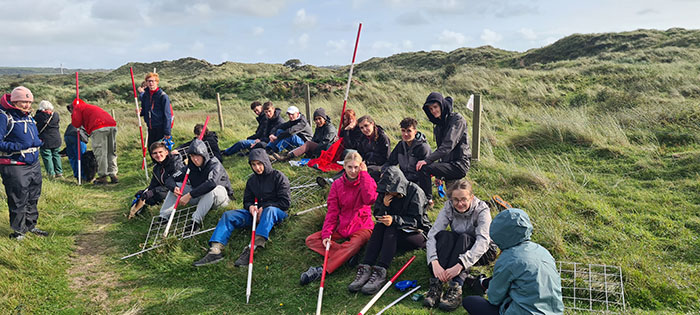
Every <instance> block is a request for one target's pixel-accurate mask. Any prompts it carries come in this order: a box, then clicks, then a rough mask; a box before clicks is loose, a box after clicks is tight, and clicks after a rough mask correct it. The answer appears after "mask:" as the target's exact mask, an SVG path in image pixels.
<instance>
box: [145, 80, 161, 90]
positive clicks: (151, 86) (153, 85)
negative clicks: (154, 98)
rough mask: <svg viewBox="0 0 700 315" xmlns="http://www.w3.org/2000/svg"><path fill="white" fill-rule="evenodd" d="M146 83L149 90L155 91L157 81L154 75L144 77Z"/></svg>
mask: <svg viewBox="0 0 700 315" xmlns="http://www.w3.org/2000/svg"><path fill="white" fill-rule="evenodd" d="M146 85H148V89H149V90H151V91H155V90H157V89H158V81H157V80H156V78H155V77H150V78H148V79H146Z"/></svg>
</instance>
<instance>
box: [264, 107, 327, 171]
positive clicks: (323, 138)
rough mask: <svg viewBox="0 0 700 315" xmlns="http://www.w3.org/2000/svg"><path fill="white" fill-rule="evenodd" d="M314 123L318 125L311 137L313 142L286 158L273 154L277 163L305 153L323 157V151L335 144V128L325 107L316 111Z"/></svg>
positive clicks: (290, 152) (291, 152)
mask: <svg viewBox="0 0 700 315" xmlns="http://www.w3.org/2000/svg"><path fill="white" fill-rule="evenodd" d="M314 123H315V124H316V130H314V136H313V137H311V140H309V141H306V142H304V144H303V145H302V146H300V147H298V148H296V149H294V150H292V151H289V153H287V155H286V156H281V155H279V154H277V153H273V154H272V156H274V157H275V159H276V160H277V161H287V160H290V159H293V158H296V157H298V156H300V155H302V154H304V153H306V155H307V156H311V157H318V156H320V155H321V151H322V150H328V148H329V147H330V146H331V144H333V142H335V127H334V126H333V124H332V123H331V118H330V117H328V115H326V110H325V109H323V107H319V108H317V109H316V110H315V111H314Z"/></svg>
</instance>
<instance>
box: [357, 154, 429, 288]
mask: <svg viewBox="0 0 700 315" xmlns="http://www.w3.org/2000/svg"><path fill="white" fill-rule="evenodd" d="M377 192H378V193H379V194H378V195H377V201H375V203H374V211H373V215H374V217H375V218H376V220H377V221H376V223H375V224H374V230H373V231H372V236H370V238H369V242H368V243H367V250H366V251H365V257H364V258H363V259H362V264H360V265H359V266H358V270H361V271H363V274H360V272H358V275H357V277H356V278H355V280H354V281H353V282H352V283H350V285H349V286H348V290H350V291H351V292H357V291H358V290H359V291H362V293H364V294H368V295H371V294H375V293H377V291H379V289H380V288H381V287H382V286H383V285H384V282H386V270H387V269H388V268H389V265H391V261H392V260H393V259H394V255H396V251H397V249H402V250H413V249H418V248H425V242H426V240H427V234H428V231H429V230H430V227H431V226H430V220H429V219H428V215H427V214H426V212H425V209H426V208H427V206H428V202H427V200H426V199H425V194H423V190H422V189H421V188H420V187H418V185H416V184H415V183H412V182H409V181H408V180H407V179H406V177H404V176H403V173H402V172H401V170H400V169H399V168H398V167H397V166H390V167H388V168H387V169H386V171H384V173H383V174H382V177H381V179H380V180H379V183H377ZM370 266H372V267H370ZM370 269H371V270H372V271H371V274H369V270H370Z"/></svg>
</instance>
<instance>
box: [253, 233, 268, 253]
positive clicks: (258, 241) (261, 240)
mask: <svg viewBox="0 0 700 315" xmlns="http://www.w3.org/2000/svg"><path fill="white" fill-rule="evenodd" d="M265 244H267V240H266V239H265V237H263V236H260V235H255V250H258V249H260V248H265Z"/></svg>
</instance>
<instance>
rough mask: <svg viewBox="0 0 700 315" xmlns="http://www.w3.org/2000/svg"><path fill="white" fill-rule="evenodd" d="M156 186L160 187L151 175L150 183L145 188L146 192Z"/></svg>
mask: <svg viewBox="0 0 700 315" xmlns="http://www.w3.org/2000/svg"><path fill="white" fill-rule="evenodd" d="M158 186H160V183H159V182H158V179H157V178H156V176H155V174H151V183H150V184H148V187H146V190H153V189H155V188H156V187H158Z"/></svg>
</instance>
